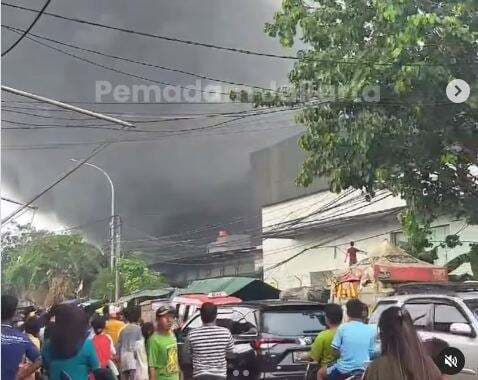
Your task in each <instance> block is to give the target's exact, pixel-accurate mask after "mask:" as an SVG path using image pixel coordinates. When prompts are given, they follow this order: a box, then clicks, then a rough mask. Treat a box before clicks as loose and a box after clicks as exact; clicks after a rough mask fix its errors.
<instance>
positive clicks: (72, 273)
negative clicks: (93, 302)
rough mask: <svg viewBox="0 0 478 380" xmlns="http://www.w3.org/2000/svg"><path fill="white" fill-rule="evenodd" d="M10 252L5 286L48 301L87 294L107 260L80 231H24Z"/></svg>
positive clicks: (40, 300)
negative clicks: (70, 232)
mask: <svg viewBox="0 0 478 380" xmlns="http://www.w3.org/2000/svg"><path fill="white" fill-rule="evenodd" d="M7 252H8V261H7V262H5V268H3V269H4V271H5V272H4V283H3V285H4V287H5V288H10V289H11V290H14V291H15V293H16V294H17V295H19V296H20V297H25V296H28V295H30V296H31V298H36V301H37V302H40V303H42V302H45V303H47V304H50V303H53V302H57V301H62V300H64V299H65V298H69V297H75V296H82V295H87V294H88V291H89V288H90V285H91V283H92V282H93V280H94V278H95V277H96V275H97V273H98V272H99V271H100V269H101V267H102V265H103V264H104V263H105V260H104V257H103V256H102V255H101V252H100V251H99V250H98V249H97V248H96V247H94V246H93V245H91V244H89V243H87V242H85V241H84V240H83V238H82V237H81V236H80V235H77V234H55V233H52V232H46V231H34V230H32V229H30V232H29V233H24V232H23V231H22V232H21V234H20V235H19V236H17V238H15V239H13V240H12V241H11V243H10V244H9V246H8V247H7ZM2 253H3V252H2ZM2 256H3V255H2Z"/></svg>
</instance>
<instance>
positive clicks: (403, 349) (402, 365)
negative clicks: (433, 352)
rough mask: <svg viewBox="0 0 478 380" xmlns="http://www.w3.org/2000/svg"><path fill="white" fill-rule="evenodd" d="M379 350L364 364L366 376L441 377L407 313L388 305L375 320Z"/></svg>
mask: <svg viewBox="0 0 478 380" xmlns="http://www.w3.org/2000/svg"><path fill="white" fill-rule="evenodd" d="M378 328H379V331H380V341H381V346H382V354H381V356H380V357H379V358H377V359H375V360H374V361H373V362H372V363H371V364H370V365H369V367H368V368H367V371H366V373H365V376H364V379H365V380H382V379H387V380H425V379H426V380H440V379H441V373H440V371H439V370H438V368H437V367H436V365H435V363H434V362H433V360H432V359H431V357H430V356H429V355H428V354H427V352H426V351H425V348H424V347H423V345H422V343H421V342H420V339H419V338H418V335H417V333H416V331H415V328H414V327H413V322H412V318H411V317H410V314H409V313H408V312H407V311H406V310H405V309H402V308H400V307H395V306H394V307H390V308H389V309H387V310H385V311H384V312H383V313H382V315H381V316H380V320H379V323H378Z"/></svg>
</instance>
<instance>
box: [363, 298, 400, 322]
mask: <svg viewBox="0 0 478 380" xmlns="http://www.w3.org/2000/svg"><path fill="white" fill-rule="evenodd" d="M392 306H397V302H396V301H386V302H379V303H378V304H377V306H375V309H373V312H372V315H371V316H370V319H369V321H368V323H369V324H374V325H378V320H379V319H380V316H381V315H382V313H383V312H384V311H385V310H387V309H388V308H389V307H392Z"/></svg>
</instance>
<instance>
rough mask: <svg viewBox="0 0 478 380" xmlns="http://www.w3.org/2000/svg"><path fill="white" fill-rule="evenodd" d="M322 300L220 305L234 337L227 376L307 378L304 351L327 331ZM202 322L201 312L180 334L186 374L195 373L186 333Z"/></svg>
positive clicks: (221, 321) (222, 320) (225, 324)
mask: <svg viewBox="0 0 478 380" xmlns="http://www.w3.org/2000/svg"><path fill="white" fill-rule="evenodd" d="M323 309H324V304H318V303H314V302H308V301H300V302H292V301H281V300H266V301H250V302H244V303H241V304H238V305H224V306H221V307H219V308H218V318H217V324H218V325H219V326H223V327H227V328H228V329H229V330H230V331H231V333H232V335H233V337H234V353H233V355H232V357H231V358H230V360H228V367H229V368H228V379H234V380H235V379H284V380H285V379H287V380H294V379H303V378H304V375H305V372H306V368H307V364H306V363H304V362H303V361H301V358H302V357H303V356H304V355H303V353H304V352H305V351H309V350H310V345H311V344H312V342H313V340H314V339H315V337H316V336H317V334H318V333H319V332H321V331H323V330H324V329H325V328H326V327H325V326H324V313H323ZM201 325H202V322H201V318H200V315H199V313H198V312H197V313H196V314H195V315H194V316H193V317H192V318H191V319H190V320H189V321H188V322H187V323H186V324H185V325H184V326H183V329H182V331H181V332H180V333H179V334H178V346H179V360H180V364H181V369H182V370H183V373H184V375H185V378H186V379H190V378H191V372H192V367H191V357H190V354H189V352H187V348H186V345H185V342H186V338H187V334H188V333H189V331H191V330H192V329H194V328H197V327H200V326H201Z"/></svg>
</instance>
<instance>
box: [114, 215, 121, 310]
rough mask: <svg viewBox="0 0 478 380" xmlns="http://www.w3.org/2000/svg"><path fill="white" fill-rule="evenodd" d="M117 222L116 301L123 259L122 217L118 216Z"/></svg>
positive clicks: (116, 217) (116, 299)
mask: <svg viewBox="0 0 478 380" xmlns="http://www.w3.org/2000/svg"><path fill="white" fill-rule="evenodd" d="M115 221H116V223H115V231H114V232H115V301H118V299H119V291H120V271H119V260H120V259H121V217H120V216H119V215H116V216H115Z"/></svg>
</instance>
